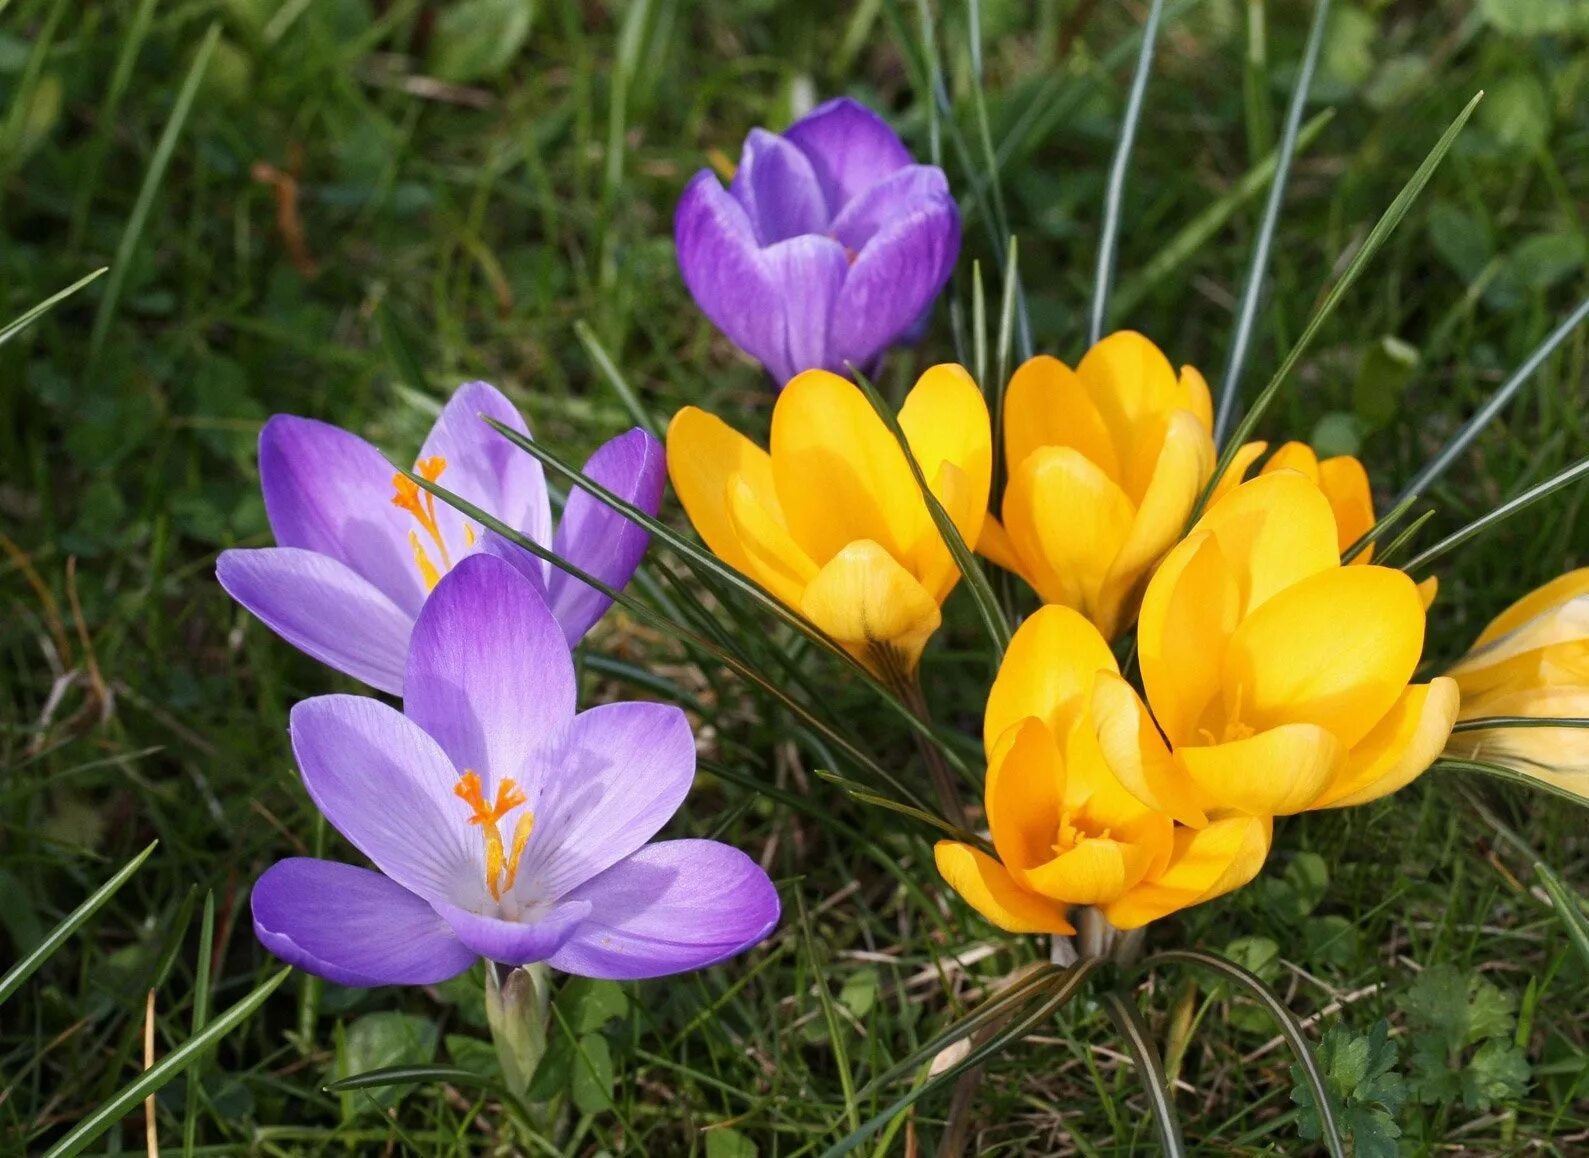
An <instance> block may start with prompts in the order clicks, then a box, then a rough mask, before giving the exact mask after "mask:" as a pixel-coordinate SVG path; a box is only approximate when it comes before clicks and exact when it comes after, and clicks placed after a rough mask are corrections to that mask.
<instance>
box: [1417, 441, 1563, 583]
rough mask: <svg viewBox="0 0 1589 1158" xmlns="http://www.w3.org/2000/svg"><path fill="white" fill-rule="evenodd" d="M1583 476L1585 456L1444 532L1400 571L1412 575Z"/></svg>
mask: <svg viewBox="0 0 1589 1158" xmlns="http://www.w3.org/2000/svg"><path fill="white" fill-rule="evenodd" d="M1586 475H1589V458H1582V459H1579V460H1578V461H1577V462H1575V463H1573V464H1572V465H1571V466H1569V467H1567V468H1566V469H1565V470H1561V471H1558V472H1557V473H1555V474H1553V475H1551V477H1550V478H1548V479H1546V480H1545V481H1544V482H1542V483H1537V484H1535V485H1534V486H1531V487H1529V488H1528V489H1527V490H1526V491H1524V492H1523V493H1522V494H1520V495H1518V496H1517V497H1516V498H1514V499H1508V500H1507V501H1506V502H1504V503H1502V504H1501V505H1500V506H1498V507H1496V508H1495V509H1494V510H1493V511H1490V512H1488V513H1486V514H1484V515H1481V516H1479V517H1478V518H1476V519H1474V520H1473V521H1472V522H1471V523H1469V524H1468V525H1467V526H1465V527H1462V528H1460V529H1459V530H1456V531H1453V532H1451V534H1449V535H1447V536H1446V537H1445V538H1444V539H1441V540H1440V541H1439V542H1438V543H1436V544H1435V545H1434V546H1432V547H1430V548H1429V549H1428V550H1426V551H1424V552H1422V553H1421V554H1419V555H1417V556H1416V557H1414V558H1413V559H1411V560H1409V561H1408V562H1407V563H1406V564H1405V565H1404V566H1403V567H1402V570H1403V571H1406V572H1407V573H1408V574H1412V573H1413V572H1414V571H1421V570H1422V569H1423V568H1425V567H1427V566H1429V564H1430V563H1432V562H1434V561H1435V560H1436V559H1438V558H1440V556H1442V555H1444V554H1445V553H1446V552H1447V551H1450V550H1451V549H1452V548H1454V547H1459V546H1461V545H1462V544H1463V543H1466V542H1467V541H1468V540H1469V539H1471V538H1473V537H1474V536H1475V535H1478V534H1481V533H1483V532H1484V531H1487V530H1489V529H1490V528H1491V527H1493V526H1495V525H1496V524H1497V523H1501V522H1504V521H1505V520H1506V519H1509V518H1511V517H1512V516H1513V515H1515V514H1517V512H1518V511H1521V510H1523V509H1524V508H1525V507H1530V506H1533V505H1534V504H1535V503H1537V502H1539V500H1540V499H1542V498H1545V497H1546V496H1547V495H1552V494H1555V493H1556V492H1557V491H1559V490H1561V489H1562V488H1563V487H1567V486H1571V485H1572V484H1573V483H1575V482H1577V481H1578V480H1579V479H1581V478H1583V477H1585V476H1586Z"/></svg>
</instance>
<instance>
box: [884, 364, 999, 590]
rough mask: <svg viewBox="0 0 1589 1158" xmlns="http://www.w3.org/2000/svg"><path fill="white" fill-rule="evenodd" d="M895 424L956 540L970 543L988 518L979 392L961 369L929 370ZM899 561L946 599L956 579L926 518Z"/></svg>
mask: <svg viewBox="0 0 1589 1158" xmlns="http://www.w3.org/2000/svg"><path fill="white" fill-rule="evenodd" d="M899 425H900V429H901V430H903V431H904V432H905V441H906V442H907V443H908V444H909V445H910V453H911V455H912V456H913V457H914V458H915V459H916V465H917V466H919V467H921V473H922V477H923V478H925V479H926V480H927V482H928V486H929V488H930V489H931V490H932V493H933V494H934V496H936V498H937V499H938V501H939V502H940V503H941V504H942V505H943V508H944V510H945V511H947V512H948V514H949V518H950V520H951V521H952V522H953V523H954V525H955V527H956V528H957V529H958V530H959V532H960V537H961V538H962V539H964V540H965V541H966V542H967V543H975V542H976V541H977V536H978V535H980V534H981V533H982V520H983V519H984V518H986V517H987V513H988V487H989V486H990V485H991V482H992V477H993V434H992V429H991V425H990V423H989V420H988V404H987V400H986V399H984V398H983V397H982V391H981V390H978V389H977V384H976V383H975V382H974V381H972V380H971V375H970V374H967V373H966V372H965V370H964V369H962V368H961V367H959V366H956V365H954V364H952V363H945V364H942V365H938V366H932V367H930V368H929V369H928V370H927V371H926V373H924V374H922V376H921V377H920V378H918V379H917V380H916V385H915V386H913V387H911V391H910V393H909V394H908V395H907V396H906V398H905V404H904V405H903V406H902V407H900V410H899ZM912 481H914V480H912ZM917 490H918V492H919V491H920V488H919V487H918V488H917ZM923 513H924V514H925V508H924V509H923ZM904 561H905V562H907V564H911V563H913V564H914V565H913V566H911V568H910V569H911V570H912V571H914V572H915V574H917V575H918V576H920V577H921V579H922V584H923V586H925V587H926V588H927V589H928V590H929V591H932V592H934V593H935V594H937V592H938V589H939V588H942V594H943V595H947V594H948V591H949V588H950V587H952V586H953V585H954V579H955V577H956V576H957V575H958V571H957V570H956V568H955V566H954V560H953V557H952V556H951V555H950V554H949V548H948V547H947V546H946V545H945V544H944V542H943V538H942V536H941V534H940V533H939V531H938V527H937V524H936V523H934V522H933V521H932V518H931V516H930V515H928V516H927V517H926V518H924V519H923V520H922V522H921V526H920V532H919V534H918V537H917V542H916V543H914V544H912V546H911V555H910V557H909V559H908V560H904Z"/></svg>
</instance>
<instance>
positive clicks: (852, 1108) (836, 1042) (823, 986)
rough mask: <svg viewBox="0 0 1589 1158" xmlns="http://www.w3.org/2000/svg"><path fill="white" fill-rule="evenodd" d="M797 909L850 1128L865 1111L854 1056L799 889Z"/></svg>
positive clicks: (853, 1127)
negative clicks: (860, 1102)
mask: <svg viewBox="0 0 1589 1158" xmlns="http://www.w3.org/2000/svg"><path fill="white" fill-rule="evenodd" d="M795 908H796V910H797V913H798V916H799V920H800V941H801V943H802V944H803V945H804V946H805V951H806V959H807V960H809V961H810V962H811V972H812V974H813V975H814V978H815V982H816V990H817V1000H818V1002H819V1003H820V1004H821V1006H822V1020H823V1021H824V1022H825V1023H826V1025H827V1027H828V1048H829V1049H831V1050H832V1051H833V1064H834V1066H836V1067H837V1068H838V1071H839V1088H840V1090H841V1091H842V1092H843V1094H844V1116H845V1117H846V1118H847V1119H848V1120H849V1123H850V1129H852V1130H857V1129H859V1128H860V1125H861V1109H860V1106H859V1105H857V1104H856V1101H855V1076H854V1075H853V1074H852V1073H850V1055H849V1052H848V1051H847V1050H846V1049H845V1048H844V1032H843V1029H842V1027H841V1026H840V1025H839V1015H838V1013H837V1011H836V1010H835V1009H834V1008H833V994H831V993H829V992H828V981H827V976H826V974H825V973H824V971H823V969H822V967H821V965H820V964H819V963H818V962H817V946H816V942H815V941H813V940H812V937H811V920H810V917H809V916H808V915H807V913H806V903H805V899H804V897H802V895H801V893H800V890H798V889H796V890H795Z"/></svg>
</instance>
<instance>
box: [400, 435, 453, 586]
mask: <svg viewBox="0 0 1589 1158" xmlns="http://www.w3.org/2000/svg"><path fill="white" fill-rule="evenodd" d="M446 469H447V460H446V459H445V458H443V457H442V456H441V455H439V454H438V455H433V456H431V457H430V458H422V459H420V460H419V461H418V462H416V463H415V464H414V473H415V474H417V475H419V477H420V478H422V479H424V480H425V481H426V482H435V481H436V480H437V479H439V478H440V477H441V472H442V471H444V470H446ZM392 490H393V492H394V493H393V495H392V505H393V506H394V507H397V508H399V509H400V510H405V511H407V512H408V513H409V514H411V515H413V516H414V518H415V519H417V520H418V521H419V525H420V527H421V528H423V530H424V531H425V533H426V534H427V535H429V536H430V541H431V542H433V543H434V544H436V550H437V551H438V552H439V553H440V554H441V567H440V569H439V570H438V568H437V567H436V565H435V564H434V563H432V562H431V561H430V558H429V556H428V555H426V553H425V551H424V549H423V548H422V547H421V546H420V543H419V536H418V535H417V534H415V533H414V532H412V531H410V532H409V534H408V541H409V543H410V544H411V545H412V546H413V548H414V561H415V562H416V563H418V564H419V573H420V574H421V575H422V576H424V579H425V589H426V590H427V591H428V590H430V589H431V588H432V587H434V586H436V583H437V581H438V580H439V579H440V578H441V572H443V571H451V570H452V556H451V555H450V554H449V553H448V551H447V541H446V540H445V539H443V538H442V535H441V526H440V525H439V524H438V523H437V522H436V496H435V495H433V494H431V493H430V492H429V491H422V490H421V489H420V486H419V484H418V483H416V482H415V481H414V480H413V479H411V478H409V477H408V476H407V475H405V474H394V475H393V476H392Z"/></svg>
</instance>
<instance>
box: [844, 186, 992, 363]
mask: <svg viewBox="0 0 1589 1158" xmlns="http://www.w3.org/2000/svg"><path fill="white" fill-rule="evenodd" d="M959 253H960V213H959V210H957V209H956V208H955V203H954V201H953V199H951V198H950V197H949V196H948V195H947V194H943V195H940V196H937V197H933V198H931V199H929V200H925V201H922V202H919V203H917V204H916V205H915V206H914V207H912V208H911V209H909V210H908V211H906V212H902V213H900V214H898V215H896V216H894V217H892V218H891V219H890V220H889V221H888V223H887V224H886V225H885V226H883V228H882V229H881V230H879V231H878V232H877V234H876V235H875V236H873V237H872V239H871V240H870V241H868V242H867V243H866V248H864V249H862V250H861V251H860V254H859V256H857V257H856V258H855V262H854V264H853V265H851V266H850V267H849V271H848V275H847V276H845V277H844V279H843V288H842V289H841V290H840V291H839V294H838V298H837V301H836V302H835V304H834V305H833V308H832V322H831V326H832V329H831V333H830V335H829V349H830V351H831V352H830V355H829V363H828V364H829V365H831V366H832V367H833V368H835V369H837V368H841V367H843V366H844V365H846V364H847V363H848V364H853V365H855V366H858V367H865V366H866V365H868V364H869V363H870V362H871V361H872V359H874V358H875V357H877V355H879V354H881V353H882V352H883V351H884V350H885V349H887V348H888V347H889V346H890V345H892V344H893V343H894V342H895V341H896V340H898V339H899V338H900V337H901V336H902V335H903V334H904V333H905V331H906V330H908V329H910V326H911V324H912V323H913V322H914V321H915V320H916V318H917V317H919V316H920V314H921V312H922V311H923V310H924V309H926V308H927V307H928V306H929V305H931V304H932V301H933V299H934V298H936V297H937V296H938V294H939V292H940V291H941V290H942V289H943V287H944V285H945V284H947V282H948V281H949V275H950V273H951V272H953V270H954V263H955V258H956V257H958V256H959ZM814 364H815V363H814Z"/></svg>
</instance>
